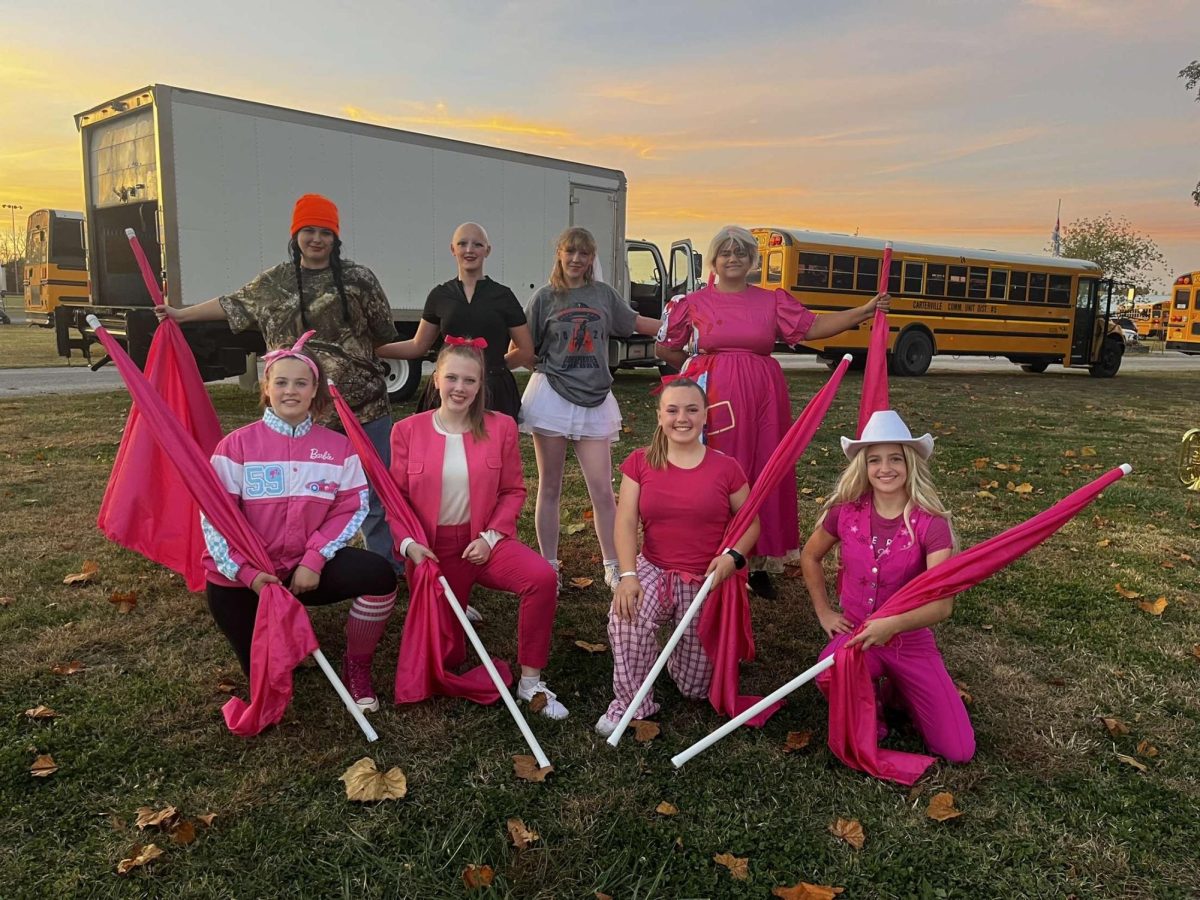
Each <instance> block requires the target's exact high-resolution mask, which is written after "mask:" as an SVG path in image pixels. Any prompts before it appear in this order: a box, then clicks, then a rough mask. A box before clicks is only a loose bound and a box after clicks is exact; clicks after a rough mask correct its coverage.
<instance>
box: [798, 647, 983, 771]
mask: <svg viewBox="0 0 1200 900" xmlns="http://www.w3.org/2000/svg"><path fill="white" fill-rule="evenodd" d="M848 640H850V635H847V634H839V635H836V636H835V637H834V639H833V640H832V641H830V642H829V644H828V645H826V647H825V649H824V650H822V651H821V655H820V659H824V658H825V657H827V656H829V655H830V654H831V653H833V652H834V651H835V650H837V649H838V648H839V647H841V646H842V644H844V643H846V641H848ZM866 658H867V670H868V671H869V672H870V673H871V680H872V681H874V682H875V696H876V697H877V698H878V699H879V701H880V702H881V703H886V704H887V705H888V706H894V707H898V708H900V709H903V710H906V711H907V712H908V715H909V717H910V718H911V719H912V722H913V725H915V726H916V728H917V731H918V732H919V733H920V735H921V738H922V740H924V741H925V746H926V747H928V748H929V750H930V752H932V753H936V754H937V755H938V756H940V757H942V758H943V759H945V760H946V761H947V762H952V763H964V762H967V761H968V760H970V759H971V757H972V756H974V755H975V731H974V729H973V728H971V719H970V717H969V716H968V715H967V708H966V707H965V706H964V705H963V701H962V697H960V696H959V694H958V688H956V687H955V686H954V681H953V679H951V678H950V673H949V672H947V671H946V664H945V663H944V662H942V654H941V653H940V652H939V651H938V648H937V642H936V641H934V639H933V632H932V631H930V630H929V629H928V628H918V629H917V630H916V631H906V632H904V633H903V634H898V635H896V636H895V637H894V638H892V639H891V641H889V642H888V643H887V645H886V646H883V647H872V648H871V649H870V650H868V651H867V653H866ZM829 677H830V676H829V674H828V672H822V673H821V674H820V675H818V676H817V687H819V688H820V689H821V690H822V692H824V691H826V689H827V688H826V686H827V684H828V681H829ZM881 679H886V681H884V682H883V684H880V681H881Z"/></svg>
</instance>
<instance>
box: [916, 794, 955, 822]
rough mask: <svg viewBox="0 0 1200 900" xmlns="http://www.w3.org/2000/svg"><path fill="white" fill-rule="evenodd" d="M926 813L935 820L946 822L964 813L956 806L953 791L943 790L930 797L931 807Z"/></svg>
mask: <svg viewBox="0 0 1200 900" xmlns="http://www.w3.org/2000/svg"><path fill="white" fill-rule="evenodd" d="M925 815H927V816H929V818H931V819H933V820H934V821H935V822H945V821H946V820H948V819H957V818H958V817H959V816H961V815H962V810H961V809H957V808H955V806H954V795H953V794H952V793H950V792H949V791H942V792H941V793H937V794H934V795H933V796H932V797H930V798H929V807H928V808H927V809H926V810H925Z"/></svg>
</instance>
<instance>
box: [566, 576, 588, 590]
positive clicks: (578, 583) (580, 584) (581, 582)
mask: <svg viewBox="0 0 1200 900" xmlns="http://www.w3.org/2000/svg"><path fill="white" fill-rule="evenodd" d="M592 580H593V579H591V578H572V579H571V587H574V588H579V589H580V590H581V591H582V590H583V589H584V588H589V587H591V586H592Z"/></svg>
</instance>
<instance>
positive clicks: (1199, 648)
mask: <svg viewBox="0 0 1200 900" xmlns="http://www.w3.org/2000/svg"><path fill="white" fill-rule="evenodd" d="M1192 656H1194V657H1196V659H1200V644H1192Z"/></svg>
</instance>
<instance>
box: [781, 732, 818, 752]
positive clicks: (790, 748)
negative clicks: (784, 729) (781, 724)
mask: <svg viewBox="0 0 1200 900" xmlns="http://www.w3.org/2000/svg"><path fill="white" fill-rule="evenodd" d="M811 740H812V732H811V731H789V732H788V733H787V739H786V740H784V742H783V752H784V753H795V752H796V751H797V750H803V749H804V748H805V747H807V746H808V742H809V741H811Z"/></svg>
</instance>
